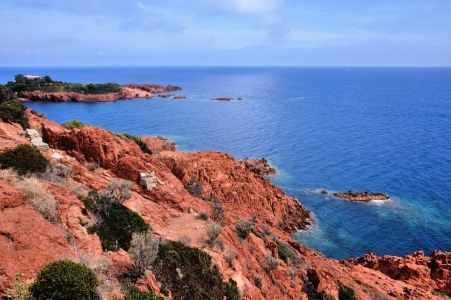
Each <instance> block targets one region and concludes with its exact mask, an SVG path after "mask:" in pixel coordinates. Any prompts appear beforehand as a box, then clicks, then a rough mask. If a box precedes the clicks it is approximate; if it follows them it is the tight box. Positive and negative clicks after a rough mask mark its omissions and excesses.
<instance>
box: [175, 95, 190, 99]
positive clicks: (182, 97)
mask: <svg viewBox="0 0 451 300" xmlns="http://www.w3.org/2000/svg"><path fill="white" fill-rule="evenodd" d="M174 99H176V100H185V99H188V98H187V97H186V96H183V95H177V96H175V97H174Z"/></svg>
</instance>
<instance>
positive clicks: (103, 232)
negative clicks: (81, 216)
mask: <svg viewBox="0 0 451 300" xmlns="http://www.w3.org/2000/svg"><path fill="white" fill-rule="evenodd" d="M82 201H83V203H84V205H85V207H86V209H87V210H89V211H90V212H91V213H92V214H93V215H94V216H95V217H96V218H97V220H98V224H96V225H94V226H92V227H89V228H88V233H90V234H94V233H97V235H98V236H99V238H100V242H101V243H102V247H103V249H104V250H105V251H116V250H117V249H119V248H122V249H124V250H128V249H129V247H130V242H131V240H132V235H133V233H135V232H145V231H147V230H148V229H149V225H148V224H147V223H146V222H144V220H143V219H142V218H141V216H139V215H138V214H137V213H135V212H133V211H131V210H130V209H128V208H127V207H125V206H123V205H122V204H121V203H119V202H118V200H117V199H116V198H115V197H112V196H111V191H108V190H102V191H100V192H99V193H98V192H97V191H90V192H89V194H88V197H86V198H84V197H82Z"/></svg>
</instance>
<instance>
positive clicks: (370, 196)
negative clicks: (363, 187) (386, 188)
mask: <svg viewBox="0 0 451 300" xmlns="http://www.w3.org/2000/svg"><path fill="white" fill-rule="evenodd" d="M334 196H335V197H339V198H345V199H348V200H351V201H357V202H370V201H371V200H388V199H390V196H387V195H384V194H382V193H369V192H354V191H348V192H340V193H334Z"/></svg>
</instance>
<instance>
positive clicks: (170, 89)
mask: <svg viewBox="0 0 451 300" xmlns="http://www.w3.org/2000/svg"><path fill="white" fill-rule="evenodd" d="M181 90H182V88H181V87H179V86H175V85H168V86H167V87H166V88H165V89H164V91H165V92H175V91H181Z"/></svg>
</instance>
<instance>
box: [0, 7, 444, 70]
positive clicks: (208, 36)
mask: <svg viewBox="0 0 451 300" xmlns="http://www.w3.org/2000/svg"><path fill="white" fill-rule="evenodd" d="M0 25H1V26H0V66H28V65H29V66H451V0H436V1H434V0H433V1H421V0H390V1H386V0H379V1H372V0H371V1H357V0H342V1H331V0H317V1H305V0H227V1H220V0H185V1H184V0H139V1H135V0H127V1H126V0H0Z"/></svg>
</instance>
